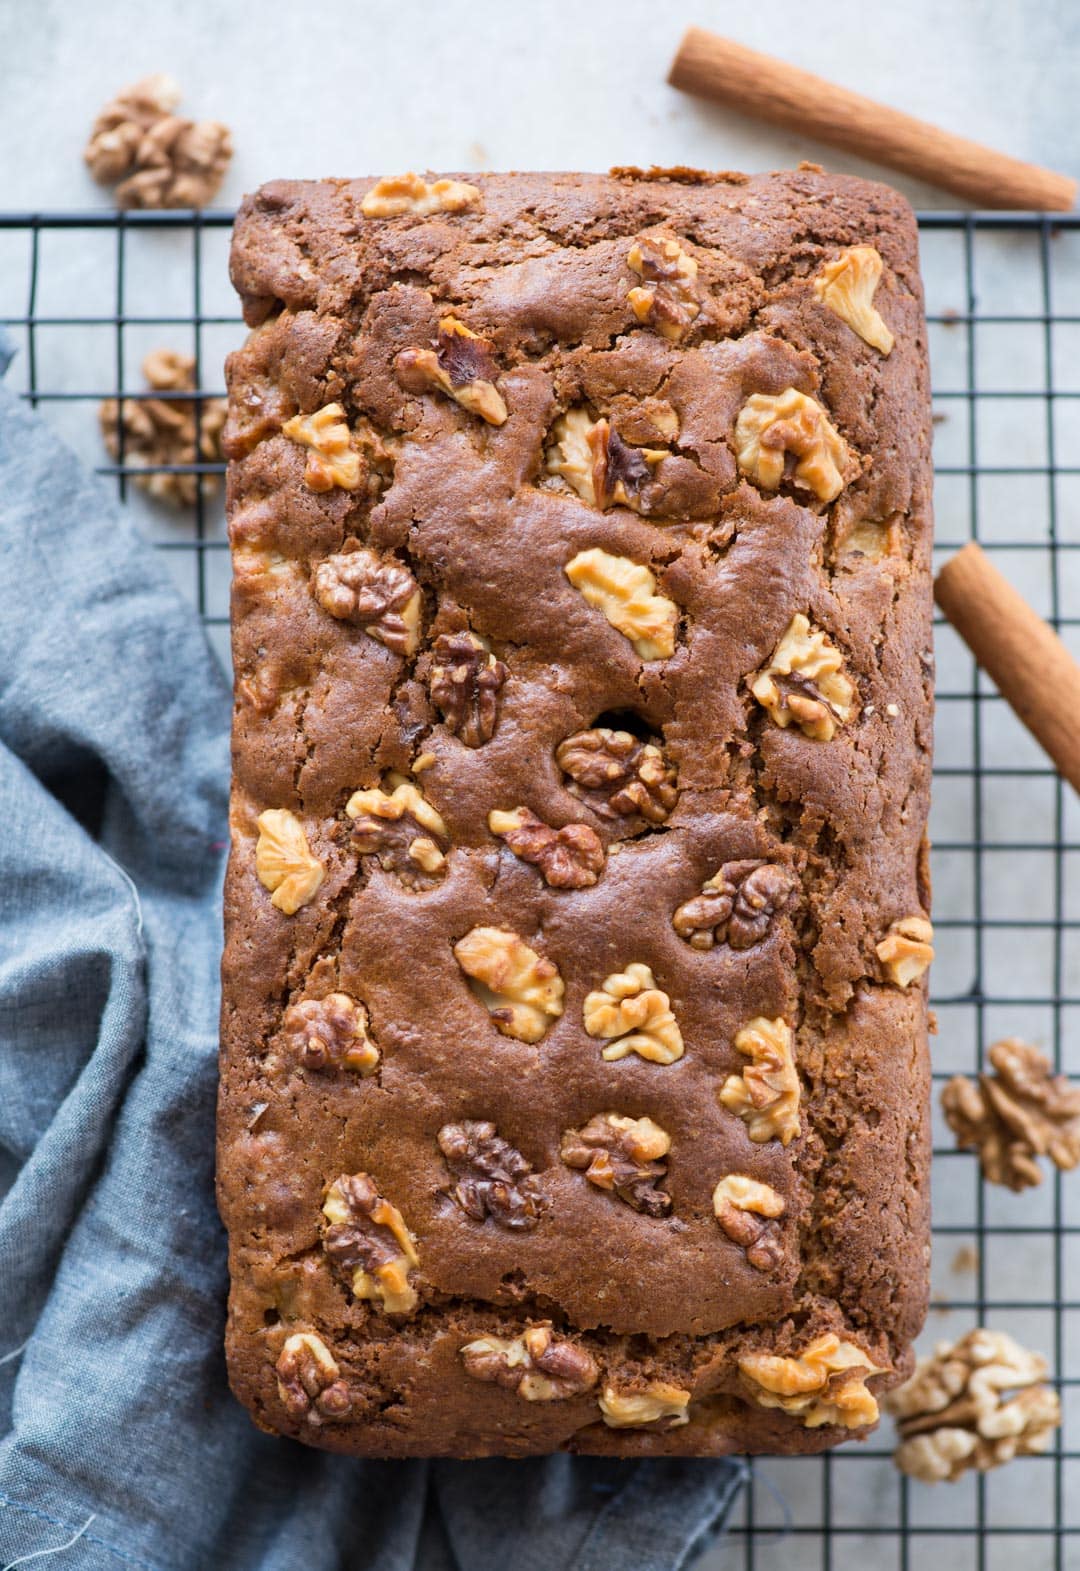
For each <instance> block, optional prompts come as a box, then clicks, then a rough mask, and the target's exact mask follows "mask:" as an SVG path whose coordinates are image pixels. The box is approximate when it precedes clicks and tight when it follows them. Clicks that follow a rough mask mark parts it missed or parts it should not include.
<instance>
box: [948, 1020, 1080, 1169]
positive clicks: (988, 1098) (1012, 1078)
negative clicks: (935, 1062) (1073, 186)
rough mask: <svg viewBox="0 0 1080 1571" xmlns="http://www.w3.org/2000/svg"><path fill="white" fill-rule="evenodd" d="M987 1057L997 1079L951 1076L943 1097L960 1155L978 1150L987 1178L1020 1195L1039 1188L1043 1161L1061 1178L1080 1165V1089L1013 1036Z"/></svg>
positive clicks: (987, 1076) (1007, 1038) (988, 1076)
mask: <svg viewBox="0 0 1080 1571" xmlns="http://www.w3.org/2000/svg"><path fill="white" fill-rule="evenodd" d="M988 1056H989V1059H990V1063H991V1066H992V1069H993V1073H992V1074H981V1075H980V1076H979V1078H978V1080H977V1081H974V1080H969V1079H968V1077H967V1076H966V1075H954V1076H953V1078H952V1079H951V1080H950V1081H949V1082H948V1084H947V1085H946V1086H945V1088H944V1089H943V1091H942V1093H941V1105H942V1107H943V1109H944V1111H945V1117H946V1119H947V1120H948V1123H949V1127H950V1129H951V1130H952V1131H953V1133H954V1134H955V1135H956V1143H957V1145H958V1146H959V1147H960V1149H961V1150H965V1149H968V1148H974V1149H975V1150H977V1151H978V1153H979V1162H980V1165H981V1167H982V1170H983V1174H984V1176H985V1177H986V1178H987V1179H989V1181H990V1182H991V1183H992V1184H1004V1185H1005V1186H1006V1187H1007V1188H1009V1189H1011V1190H1013V1191H1014V1192H1015V1193H1019V1192H1020V1191H1021V1190H1023V1189H1027V1188H1029V1187H1034V1186H1035V1185H1037V1184H1041V1183H1042V1179H1043V1174H1042V1168H1041V1167H1040V1166H1039V1161H1038V1159H1039V1157H1041V1156H1046V1157H1049V1158H1050V1161H1051V1162H1053V1164H1054V1166H1055V1167H1058V1168H1060V1169H1061V1170H1062V1172H1071V1171H1072V1169H1073V1168H1075V1167H1077V1166H1080V1085H1074V1084H1073V1083H1072V1082H1071V1081H1070V1080H1067V1079H1066V1077H1065V1076H1064V1075H1056V1074H1055V1073H1054V1069H1053V1065H1052V1064H1051V1062H1050V1060H1049V1059H1048V1058H1047V1057H1046V1055H1045V1054H1044V1053H1040V1052H1039V1050H1038V1048H1037V1047H1032V1046H1031V1044H1030V1043H1028V1042H1021V1041H1020V1040H1019V1039H1018V1038H1016V1037H1006V1038H1004V1040H1002V1041H1000V1042H995V1043H994V1045H993V1046H992V1047H991V1049H990V1052H989V1055H988Z"/></svg>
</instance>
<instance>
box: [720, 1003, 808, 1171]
mask: <svg viewBox="0 0 1080 1571" xmlns="http://www.w3.org/2000/svg"><path fill="white" fill-rule="evenodd" d="M735 1047H736V1049H737V1051H738V1052H740V1053H743V1054H744V1055H745V1056H746V1057H747V1058H749V1060H750V1063H749V1065H748V1067H747V1068H746V1069H744V1070H743V1072H742V1074H741V1075H729V1076H728V1077H727V1079H726V1080H725V1081H724V1084H723V1085H722V1086H721V1088H720V1101H721V1102H722V1103H723V1105H724V1107H726V1108H727V1110H728V1112H729V1113H734V1114H735V1115H736V1117H738V1118H741V1119H742V1120H743V1121H744V1123H745V1124H746V1131H747V1134H748V1135H749V1136H750V1139H751V1140H753V1141H754V1142H755V1143H756V1144H758V1145H760V1144H762V1142H764V1141H766V1140H779V1141H780V1144H781V1145H784V1146H786V1145H790V1144H791V1142H792V1140H794V1139H795V1137H796V1136H797V1135H798V1133H799V1075H798V1071H797V1070H796V1068H795V1054H794V1047H793V1041H792V1034H791V1027H790V1026H789V1025H788V1023H787V1021H786V1020H766V1019H765V1017H764V1016H763V1015H757V1016H756V1017H755V1018H754V1019H753V1020H750V1021H748V1022H747V1024H746V1025H744V1026H743V1028H742V1030H741V1031H737V1032H736V1033H735Z"/></svg>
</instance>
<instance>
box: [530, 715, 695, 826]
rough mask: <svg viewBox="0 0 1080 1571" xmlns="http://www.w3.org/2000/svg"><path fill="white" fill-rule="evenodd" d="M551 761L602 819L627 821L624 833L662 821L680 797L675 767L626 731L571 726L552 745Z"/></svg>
mask: <svg viewBox="0 0 1080 1571" xmlns="http://www.w3.org/2000/svg"><path fill="white" fill-rule="evenodd" d="M555 762H556V763H557V764H558V766H559V768H560V769H561V770H562V771H563V772H564V774H566V775H567V776H568V777H569V780H568V784H567V787H566V789H567V790H568V791H570V792H571V793H572V794H573V795H574V796H576V797H579V798H580V799H581V801H583V802H584V803H585V804H586V805H587V806H588V807H590V808H592V810H593V812H594V813H596V814H598V815H599V817H601V818H622V819H625V820H627V823H626V825H625V830H626V832H627V833H633V832H634V830H635V829H637V828H639V827H644V826H645V825H646V824H662V823H664V821H665V820H666V819H668V818H670V816H671V814H672V813H673V812H674V810H675V804H676V803H677V802H678V800H679V793H678V791H677V789H676V785H675V781H676V774H675V768H674V766H673V765H672V764H670V763H669V762H668V760H667V759H666V758H665V756H664V754H663V752H662V751H661V749H660V748H659V747H658V746H657V745H656V744H655V743H653V742H640V741H639V740H638V738H637V737H636V736H634V735H633V734H632V733H631V732H629V731H612V730H610V729H609V728H608V727H607V726H594V727H593V728H592V729H591V730H588V731H575V732H574V734H573V736H568V737H567V738H566V739H565V741H563V742H560V743H559V745H558V747H557V748H556V749H555Z"/></svg>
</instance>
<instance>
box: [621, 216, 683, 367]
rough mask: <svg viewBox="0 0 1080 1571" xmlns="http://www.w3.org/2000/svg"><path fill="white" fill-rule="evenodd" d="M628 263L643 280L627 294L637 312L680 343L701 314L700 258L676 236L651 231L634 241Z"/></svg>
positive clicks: (638, 316)
mask: <svg viewBox="0 0 1080 1571" xmlns="http://www.w3.org/2000/svg"><path fill="white" fill-rule="evenodd" d="M626 262H627V266H628V267H629V268H630V271H631V272H632V273H635V274H636V275H637V277H638V278H640V279H641V283H640V284H635V285H634V286H633V288H631V289H630V290H628V292H627V296H626V298H627V300H629V302H630V306H631V309H632V310H633V313H634V315H635V316H636V317H637V319H638V321H639V322H642V323H644V324H645V325H646V326H647V327H655V329H656V331H657V332H658V333H660V334H661V336H662V337H664V338H667V339H669V340H670V341H671V342H672V343H678V341H679V340H680V339H681V338H685V336H686V334H687V333H688V332H689V330H690V328H691V327H692V326H693V324H694V322H695V321H696V319H697V318H698V316H700V314H701V290H700V286H699V284H698V282H697V274H698V265H697V261H696V260H695V258H694V257H692V256H690V255H689V254H688V253H687V252H686V251H684V250H683V248H682V246H681V245H680V244H679V242H678V241H677V240H676V239H675V238H674V236H672V235H663V234H651V235H642V236H641V238H640V239H638V240H635V241H634V243H633V245H632V246H631V247H630V250H629V252H628V253H627V257H626Z"/></svg>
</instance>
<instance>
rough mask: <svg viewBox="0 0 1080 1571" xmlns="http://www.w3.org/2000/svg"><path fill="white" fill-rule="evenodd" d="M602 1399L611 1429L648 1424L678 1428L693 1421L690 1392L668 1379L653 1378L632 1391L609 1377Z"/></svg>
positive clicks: (605, 1421) (601, 1405)
mask: <svg viewBox="0 0 1080 1571" xmlns="http://www.w3.org/2000/svg"><path fill="white" fill-rule="evenodd" d="M599 1400H600V1412H601V1414H602V1415H603V1419H604V1423H605V1424H607V1426H608V1428H609V1429H641V1428H643V1427H644V1426H645V1425H646V1424H655V1425H656V1426H657V1427H658V1428H660V1427H663V1428H664V1429H678V1428H679V1426H680V1424H688V1423H689V1422H690V1414H689V1413H688V1412H687V1408H688V1407H689V1406H690V1392H689V1391H684V1390H683V1389H682V1387H681V1386H676V1385H672V1384H671V1383H670V1382H669V1381H667V1380H650V1381H649V1382H648V1383H647V1384H646V1385H645V1386H644V1387H643V1388H642V1389H641V1390H633V1391H630V1390H624V1391H620V1390H619V1389H618V1387H617V1386H615V1385H613V1384H612V1383H611V1382H610V1381H609V1382H608V1384H607V1385H605V1386H604V1389H603V1391H602V1393H601V1395H600V1399H599Z"/></svg>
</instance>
